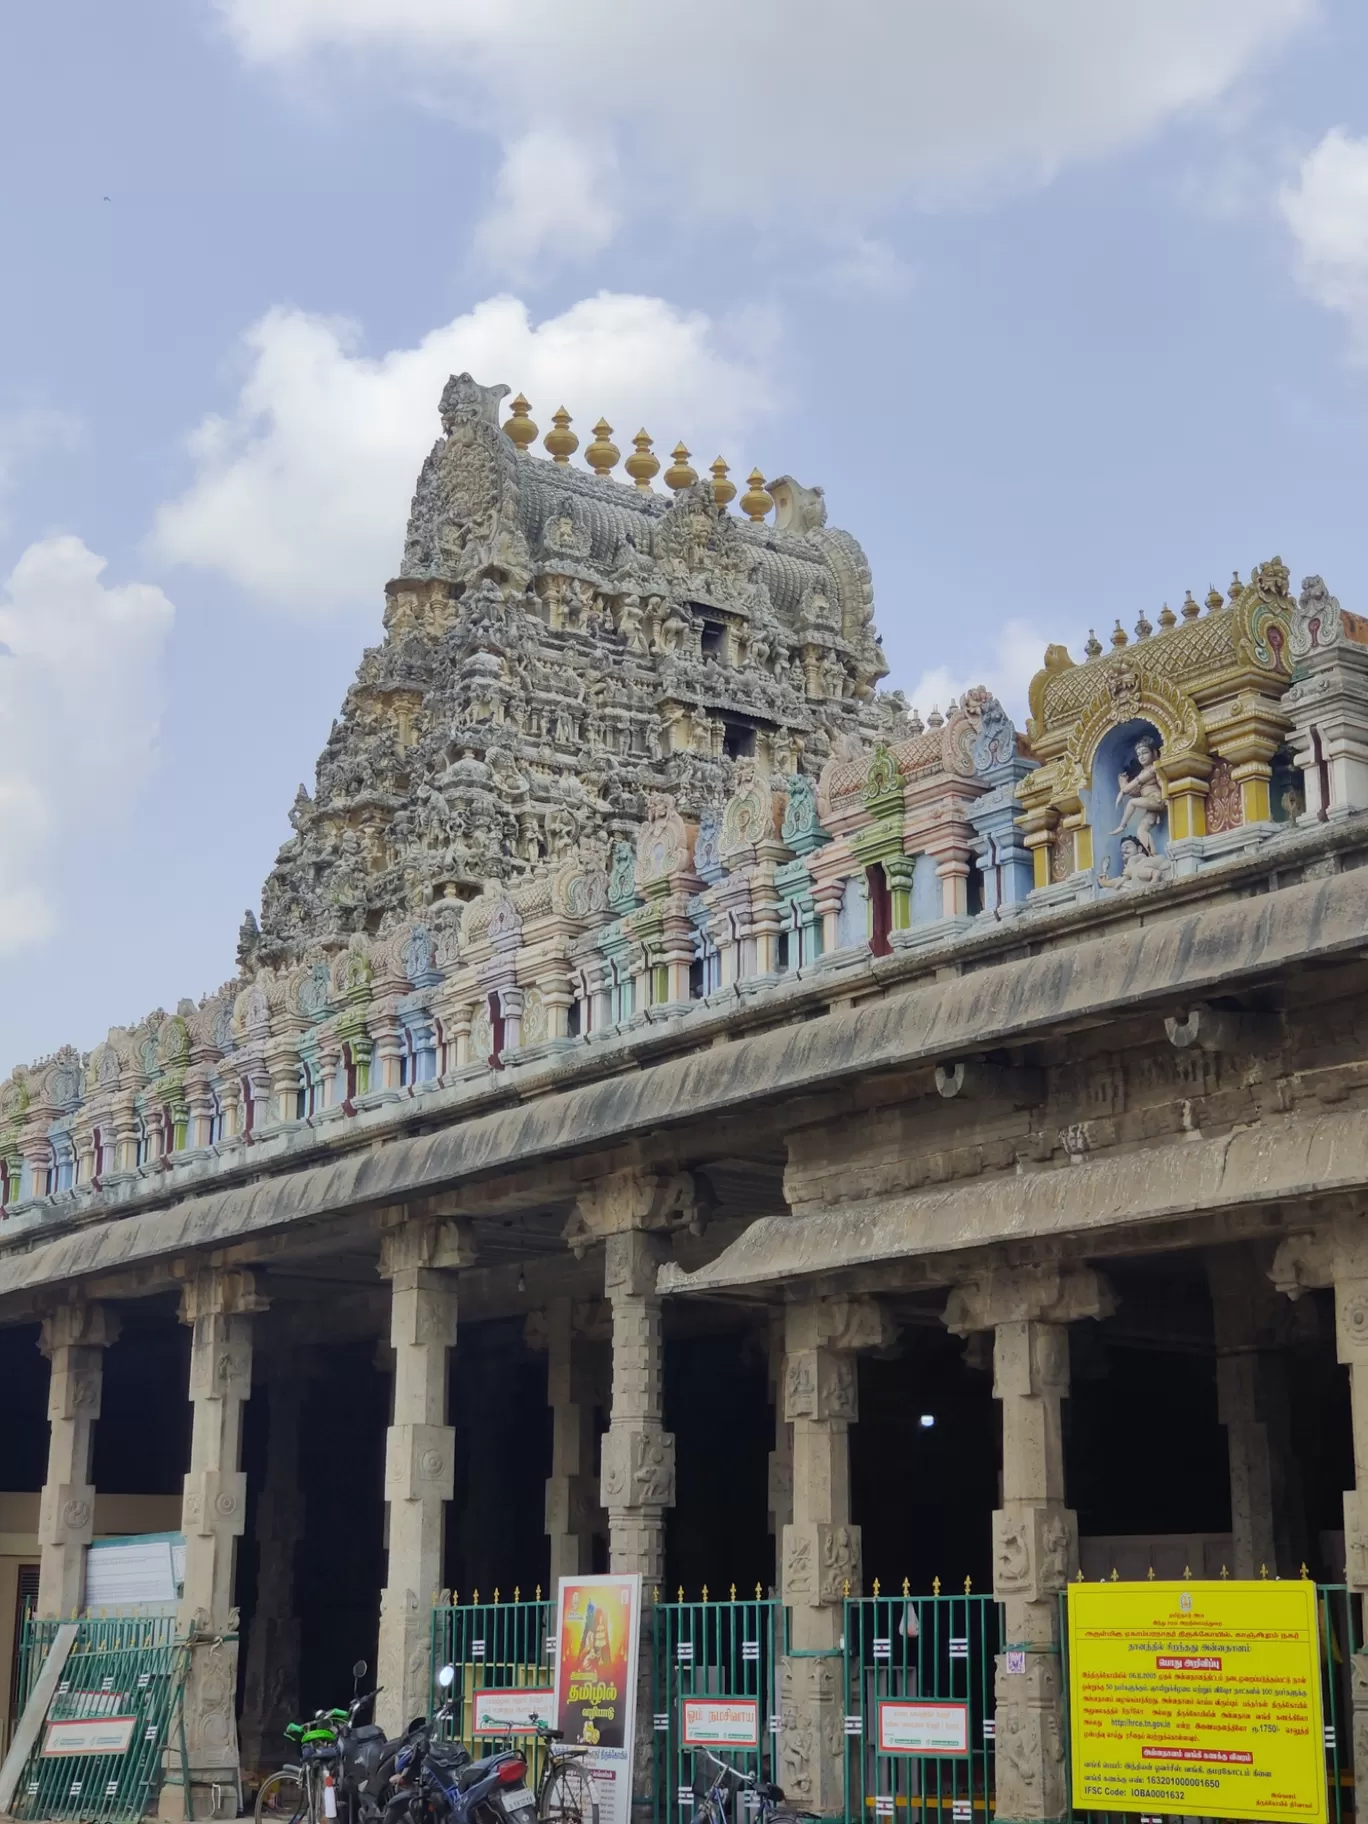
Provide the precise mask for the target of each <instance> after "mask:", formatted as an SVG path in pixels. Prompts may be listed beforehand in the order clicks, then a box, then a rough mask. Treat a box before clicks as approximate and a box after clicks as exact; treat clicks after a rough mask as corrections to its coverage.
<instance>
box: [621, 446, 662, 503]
mask: <svg viewBox="0 0 1368 1824" xmlns="http://www.w3.org/2000/svg"><path fill="white" fill-rule="evenodd" d="M622 466H623V468H624V469H626V471H627V473H628V474H629V475H630V476H631V478H632V480H633V481H634V482H635V483H636V485H637V488H638V490H639V491H640V492H641V493H642V494H649V493H650V491H651V483H652V481H653V480H654V479H655V477H656V476H657V475H659V473H660V458H659V456H656V455H653V454H652V452H651V433H650V432H649V431H638V432H637V434H636V436H635V437H633V439H632V454H631V455H630V456H629V457H628V458H627V460H626V462H624V463H623V465H622Z"/></svg>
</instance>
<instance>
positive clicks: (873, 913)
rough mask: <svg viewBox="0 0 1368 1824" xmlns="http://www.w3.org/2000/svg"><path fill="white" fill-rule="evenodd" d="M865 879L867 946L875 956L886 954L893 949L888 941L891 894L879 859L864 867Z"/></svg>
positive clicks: (891, 925) (891, 927) (890, 922)
mask: <svg viewBox="0 0 1368 1824" xmlns="http://www.w3.org/2000/svg"><path fill="white" fill-rule="evenodd" d="M865 881H866V883H867V885H868V888H869V948H870V950H871V952H872V953H873V954H874V955H875V956H888V955H890V954H891V953H892V949H893V946H892V944H890V943H889V941H888V934H889V932H890V931H891V930H892V929H893V895H892V894H891V893H890V892H889V890H888V876H887V875H886V874H885V873H884V871H883V863H882V862H881V861H876V862H875V863H874V864H873V866H872V867H869V868H866V869H865Z"/></svg>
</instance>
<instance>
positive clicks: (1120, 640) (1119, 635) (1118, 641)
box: [1112, 621, 1130, 652]
mask: <svg viewBox="0 0 1368 1824" xmlns="http://www.w3.org/2000/svg"><path fill="white" fill-rule="evenodd" d="M1112 645H1113V646H1115V648H1116V650H1117V651H1118V652H1120V650H1121V648H1122V647H1123V646H1129V645H1130V640H1129V639H1128V638H1127V637H1126V630H1125V628H1124V627H1123V626H1122V625H1121V623H1120V621H1118V622H1117V623H1116V629H1115V631H1114V632H1113V634H1112Z"/></svg>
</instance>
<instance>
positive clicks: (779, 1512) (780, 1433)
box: [767, 1307, 793, 1593]
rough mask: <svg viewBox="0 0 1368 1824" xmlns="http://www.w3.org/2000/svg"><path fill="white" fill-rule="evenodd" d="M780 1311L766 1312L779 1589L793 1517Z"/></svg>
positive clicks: (790, 1433) (772, 1524) (771, 1476)
mask: <svg viewBox="0 0 1368 1824" xmlns="http://www.w3.org/2000/svg"><path fill="white" fill-rule="evenodd" d="M784 1322H785V1320H784V1312H783V1309H782V1307H780V1308H778V1309H776V1310H772V1311H771V1312H770V1314H769V1384H770V1389H771V1392H772V1393H773V1395H774V1449H773V1450H772V1451H771V1452H770V1455H769V1475H768V1478H767V1482H768V1490H769V1522H770V1526H769V1530H770V1532H771V1533H772V1534H773V1536H774V1588H775V1591H776V1593H777V1591H778V1588H779V1577H780V1570H781V1566H782V1563H783V1544H784V1528H785V1527H786V1526H787V1525H788V1524H789V1523H790V1521H791V1520H792V1519H793V1427H792V1425H790V1424H789V1422H788V1419H787V1418H786V1416H785V1414H784Z"/></svg>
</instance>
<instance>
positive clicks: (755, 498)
mask: <svg viewBox="0 0 1368 1824" xmlns="http://www.w3.org/2000/svg"><path fill="white" fill-rule="evenodd" d="M746 480H747V482H748V483H749V484H750V485H749V486H748V487H747V489H746V491H745V493H744V494H743V495H742V496H741V503H740V504H741V511H742V512H743V513H744V514H745V516H746V518H747V519H749V520H750V521H751V522H752V523H753V524H755V525H757V526H758V525H759V524H760V522H761V520H762V519H763V518H764V517H765V515H766V513H768V512H769V510H770V508H771V507H772V506H773V505H774V496H773V495H772V494H767V493H766V492H765V478H764V476H763V475H762V474H761V473H760V471H759V469H752V470H751V472H750V474H749V475H748V476H747V477H746Z"/></svg>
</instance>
